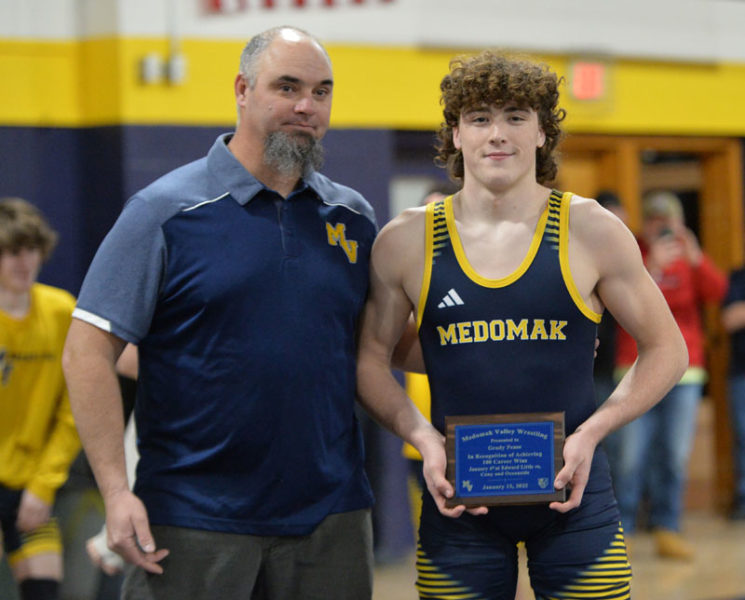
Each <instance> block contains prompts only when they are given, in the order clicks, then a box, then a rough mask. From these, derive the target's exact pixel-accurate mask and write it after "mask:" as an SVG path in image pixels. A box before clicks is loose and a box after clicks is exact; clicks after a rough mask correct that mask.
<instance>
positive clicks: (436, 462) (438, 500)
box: [418, 430, 489, 519]
mask: <svg viewBox="0 0 745 600" xmlns="http://www.w3.org/2000/svg"><path fill="white" fill-rule="evenodd" d="M434 431H436V430H434ZM437 436H438V437H437V438H434V436H432V437H431V438H430V440H428V441H427V443H426V444H422V445H421V446H420V447H419V448H418V450H419V452H420V453H421V455H422V459H423V461H424V462H423V466H422V472H423V475H424V481H425V482H426V483H427V489H428V490H429V493H430V494H431V495H432V498H433V499H434V501H435V504H436V505H437V509H438V510H439V511H440V512H441V513H442V514H443V515H445V516H446V517H452V518H453V519H456V518H458V517H460V516H461V515H462V514H463V513H464V512H469V513H471V514H472V515H485V514H486V513H487V512H489V509H488V508H487V507H486V506H477V507H474V508H468V509H467V508H466V507H465V506H463V505H462V504H459V505H458V506H454V507H452V508H448V507H447V506H445V501H446V500H447V499H448V498H452V497H453V494H454V493H455V490H454V489H453V486H452V485H450V482H449V481H448V480H447V479H446V478H445V468H446V467H447V456H446V455H445V438H444V437H443V436H442V435H441V434H439V433H438V434H437Z"/></svg>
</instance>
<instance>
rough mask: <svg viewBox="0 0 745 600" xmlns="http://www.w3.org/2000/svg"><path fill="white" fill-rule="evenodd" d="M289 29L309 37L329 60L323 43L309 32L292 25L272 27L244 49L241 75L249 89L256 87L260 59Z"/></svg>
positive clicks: (258, 35) (251, 40)
mask: <svg viewBox="0 0 745 600" xmlns="http://www.w3.org/2000/svg"><path fill="white" fill-rule="evenodd" d="M287 29H289V30H291V31H294V32H295V33H297V34H299V35H301V36H303V37H307V38H308V39H310V40H313V41H314V42H315V43H316V44H318V47H319V48H320V49H321V50H322V51H323V53H324V54H325V55H326V57H327V58H328V52H326V49H325V48H324V47H323V44H321V42H319V41H318V39H317V38H316V37H315V36H313V35H311V34H310V33H308V32H307V31H305V30H303V29H300V28H298V27H293V26H291V25H280V26H279V27H272V28H271V29H267V30H266V31H262V32H261V33H257V34H256V35H255V36H253V37H252V38H251V39H250V40H249V41H248V43H247V44H246V46H245V47H244V48H243V52H241V63H240V74H241V75H243V77H244V79H245V80H246V83H247V84H248V87H249V88H251V89H253V88H254V86H255V85H256V75H257V74H258V64H259V58H261V55H262V54H263V53H264V51H265V50H266V49H267V48H268V47H269V45H270V44H271V43H272V42H273V41H274V39H275V38H276V37H277V36H278V35H279V34H280V32H282V31H284V30H287Z"/></svg>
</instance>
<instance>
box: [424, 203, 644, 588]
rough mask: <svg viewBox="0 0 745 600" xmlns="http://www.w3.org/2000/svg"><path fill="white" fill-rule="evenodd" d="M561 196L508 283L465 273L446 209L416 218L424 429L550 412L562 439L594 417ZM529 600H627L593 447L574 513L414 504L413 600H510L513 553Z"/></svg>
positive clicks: (585, 316)
mask: <svg viewBox="0 0 745 600" xmlns="http://www.w3.org/2000/svg"><path fill="white" fill-rule="evenodd" d="M571 198H572V194H570V193H564V194H562V193H561V192H557V191H555V190H554V191H552V192H551V195H550V197H549V199H548V205H547V207H546V209H545V211H544V212H543V214H542V215H541V217H540V219H539V221H538V225H537V227H536V230H535V233H534V235H533V240H532V243H531V245H530V248H529V250H528V252H527V255H526V256H525V258H524V259H523V261H522V263H521V264H520V266H519V267H518V268H517V269H516V270H515V272H513V273H512V274H511V275H509V276H507V277H504V278H501V279H487V278H484V277H482V276H480V275H479V274H478V273H476V272H475V270H474V269H473V268H472V267H471V265H470V264H469V262H468V259H467V257H466V254H465V251H464V249H463V246H462V244H461V241H460V238H459V236H458V231H457V229H456V224H455V218H454V215H453V199H452V196H451V197H448V198H446V199H445V200H443V201H440V202H436V203H433V204H431V205H429V206H428V207H427V217H426V219H427V221H426V223H427V225H426V254H425V269H424V277H423V281H422V291H421V296H420V301H419V314H418V315H417V325H418V328H419V337H420V340H421V344H422V351H423V353H424V361H425V365H426V367H427V374H428V377H429V382H430V387H431V391H432V422H433V423H434V425H435V427H437V428H438V429H439V430H440V431H441V432H442V431H444V420H445V416H447V415H475V414H494V413H524V412H543V411H564V412H565V423H566V431H567V435H569V434H571V433H572V432H573V431H574V430H575V429H576V428H577V427H578V426H579V425H580V424H581V423H582V422H583V421H584V420H585V419H587V418H588V417H589V416H590V415H591V414H592V413H593V412H594V410H595V408H596V405H595V397H594V391H593V369H592V367H593V357H594V347H595V337H596V330H597V323H598V322H599V321H600V315H599V314H597V313H596V312H594V311H593V310H592V309H591V308H590V307H589V306H588V305H587V304H586V303H585V302H584V301H583V299H582V297H581V295H580V294H579V292H578V290H577V288H576V286H575V284H574V281H573V279H572V275H571V272H570V269H569V260H568V256H569V251H568V246H569V205H570V202H571ZM521 541H523V542H525V546H526V550H527V553H528V565H529V569H530V579H531V585H532V587H533V591H534V593H535V597H536V599H537V600H542V599H547V598H562V599H570V598H583V599H588V598H604V599H606V600H610V599H616V600H621V599H628V598H630V580H631V568H630V566H629V563H628V559H627V557H626V550H625V545H624V541H623V532H622V530H621V527H620V517H619V514H618V508H617V505H616V502H615V499H614V497H613V492H612V489H611V481H610V475H609V472H608V464H607V460H606V457H605V454H604V453H603V451H602V449H600V448H598V449H596V452H595V457H594V460H593V464H592V469H591V473H590V481H589V482H588V485H587V487H586V489H585V494H584V496H583V499H582V503H581V504H580V506H579V507H578V508H576V509H574V510H572V511H569V512H568V513H566V514H561V513H558V512H556V511H552V510H550V509H549V508H548V506H546V505H535V506H508V507H492V508H491V509H490V511H489V514H487V515H485V516H480V517H474V516H472V515H470V514H464V515H463V516H461V517H460V518H458V519H451V518H449V517H445V516H443V515H441V514H440V513H439V511H438V510H437V507H436V506H435V504H434V501H433V500H432V498H431V496H430V494H429V493H428V492H426V491H425V492H424V495H423V505H422V518H421V525H420V539H419V549H418V558H417V571H418V579H417V589H418V590H419V594H420V597H421V598H441V599H474V600H475V599H490V600H496V599H499V600H507V599H509V600H513V599H514V597H515V586H516V581H517V551H516V545H517V543H518V542H521Z"/></svg>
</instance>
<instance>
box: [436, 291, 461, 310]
mask: <svg viewBox="0 0 745 600" xmlns="http://www.w3.org/2000/svg"><path fill="white" fill-rule="evenodd" d="M456 304H457V305H460V304H465V302H463V300H461V297H460V296H459V295H458V292H456V291H455V289H454V288H450V291H449V292H448V293H447V294H445V297H444V298H443V299H442V302H440V303H439V304H438V305H437V308H445V307H447V306H455V305H456Z"/></svg>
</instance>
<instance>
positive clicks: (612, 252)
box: [569, 195, 639, 270]
mask: <svg viewBox="0 0 745 600" xmlns="http://www.w3.org/2000/svg"><path fill="white" fill-rule="evenodd" d="M569 239H570V244H579V245H580V246H581V248H582V249H584V250H586V251H587V253H588V255H589V256H591V257H593V260H594V261H595V262H598V263H599V264H600V265H603V264H604V265H605V266H607V265H608V263H615V262H617V261H619V260H620V261H623V260H626V259H627V258H630V257H632V256H636V255H637V254H638V252H639V246H638V244H637V242H636V238H635V237H634V235H633V234H632V233H631V231H630V230H629V228H628V227H627V226H626V224H625V223H624V222H623V221H621V219H619V218H618V217H617V216H616V215H614V214H613V213H612V212H611V211H609V210H608V209H606V208H603V207H602V206H600V204H598V202H597V201H596V200H594V199H592V198H584V197H582V196H577V195H573V196H572V203H571V205H570V212H569ZM601 270H604V269H602V267H601Z"/></svg>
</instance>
